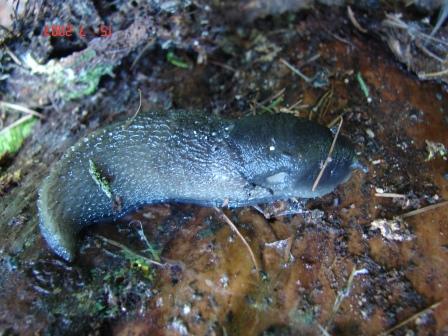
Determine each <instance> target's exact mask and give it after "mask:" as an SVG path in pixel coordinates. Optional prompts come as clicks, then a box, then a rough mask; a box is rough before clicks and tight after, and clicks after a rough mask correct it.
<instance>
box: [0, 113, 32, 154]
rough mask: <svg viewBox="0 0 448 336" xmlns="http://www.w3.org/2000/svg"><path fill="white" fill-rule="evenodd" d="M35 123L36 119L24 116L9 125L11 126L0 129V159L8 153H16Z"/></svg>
mask: <svg viewBox="0 0 448 336" xmlns="http://www.w3.org/2000/svg"><path fill="white" fill-rule="evenodd" d="M36 121H37V119H36V118H34V117H32V116H26V117H23V118H22V119H19V120H18V121H17V122H15V123H13V124H11V126H8V127H5V128H4V129H2V130H1V131H0V157H2V156H3V155H5V154H8V153H9V154H14V153H16V152H17V151H18V150H19V149H20V147H21V146H22V144H23V141H24V140H25V138H26V137H27V136H28V135H29V134H30V133H31V130H32V128H33V126H34V124H35V123H36Z"/></svg>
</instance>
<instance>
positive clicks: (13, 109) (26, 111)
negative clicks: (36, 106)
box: [0, 101, 45, 119]
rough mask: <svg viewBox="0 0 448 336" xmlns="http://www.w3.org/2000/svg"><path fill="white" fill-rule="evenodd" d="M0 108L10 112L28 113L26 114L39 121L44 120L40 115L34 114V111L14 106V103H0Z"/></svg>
mask: <svg viewBox="0 0 448 336" xmlns="http://www.w3.org/2000/svg"><path fill="white" fill-rule="evenodd" d="M0 107H2V108H6V109H9V110H12V111H18V112H24V113H28V114H31V115H33V116H36V117H38V118H40V119H45V117H44V116H43V115H42V114H41V113H39V112H36V111H34V110H32V109H30V108H28V107H26V106H22V105H18V104H14V103H8V102H5V101H0Z"/></svg>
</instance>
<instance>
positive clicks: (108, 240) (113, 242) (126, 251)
mask: <svg viewBox="0 0 448 336" xmlns="http://www.w3.org/2000/svg"><path fill="white" fill-rule="evenodd" d="M95 237H97V238H99V239H101V240H102V241H104V242H106V243H108V244H110V245H112V246H115V247H118V248H119V249H121V250H123V251H124V252H125V253H128V254H131V255H134V256H136V257H137V258H142V259H143V260H144V261H146V262H147V263H148V264H152V265H156V266H159V267H162V268H163V267H165V264H162V263H159V262H158V261H155V260H152V259H149V258H147V257H145V256H142V255H141V254H139V253H136V252H134V251H132V250H131V249H130V248H128V247H127V246H125V245H123V244H120V243H119V242H116V241H115V240H111V239H108V238H106V237H103V236H101V235H95Z"/></svg>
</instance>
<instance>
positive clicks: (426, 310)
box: [379, 301, 442, 336]
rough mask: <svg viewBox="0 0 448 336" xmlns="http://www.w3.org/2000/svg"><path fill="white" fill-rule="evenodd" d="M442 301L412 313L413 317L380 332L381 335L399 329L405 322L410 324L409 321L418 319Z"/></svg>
mask: <svg viewBox="0 0 448 336" xmlns="http://www.w3.org/2000/svg"><path fill="white" fill-rule="evenodd" d="M441 303H442V301H439V302H436V303H433V304H432V305H430V306H429V307H428V308H425V309H423V310H421V311H419V312H418V313H416V314H414V315H412V316H411V317H408V318H407V319H406V320H404V321H402V322H400V323H398V324H397V325H395V326H393V327H392V328H390V329H387V330H386V331H384V332H382V333H380V334H379V336H385V335H388V334H390V333H391V332H392V331H395V330H397V329H398V328H401V327H402V326H404V325H405V324H408V323H409V322H412V321H413V320H415V319H417V318H418V317H419V316H421V315H423V314H425V313H426V312H428V311H429V310H431V309H434V308H437V307H438V306H439V305H440V304H441Z"/></svg>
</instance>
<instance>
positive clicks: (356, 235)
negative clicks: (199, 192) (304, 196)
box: [0, 1, 448, 335]
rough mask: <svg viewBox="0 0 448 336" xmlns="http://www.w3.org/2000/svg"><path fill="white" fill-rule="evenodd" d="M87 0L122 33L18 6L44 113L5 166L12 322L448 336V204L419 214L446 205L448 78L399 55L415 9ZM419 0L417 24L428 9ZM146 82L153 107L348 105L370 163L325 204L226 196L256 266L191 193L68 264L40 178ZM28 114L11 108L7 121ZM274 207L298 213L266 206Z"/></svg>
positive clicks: (30, 96) (131, 103)
mask: <svg viewBox="0 0 448 336" xmlns="http://www.w3.org/2000/svg"><path fill="white" fill-rule="evenodd" d="M82 3H84V4H88V5H89V6H91V7H88V6H87V5H86V6H87V7H86V8H88V9H89V8H90V9H89V11H88V12H89V13H90V14H91V15H90V16H85V15H84V16H82V15H75V14H76V13H78V14H79V12H81V14H82V13H84V12H82V11H86V8H71V15H72V17H70V20H71V22H73V24H75V25H76V24H77V23H78V24H79V23H80V22H81V23H82V22H84V24H85V25H91V26H95V27H96V25H97V24H99V23H101V22H103V23H106V24H107V25H110V26H111V27H112V30H113V32H114V34H113V35H112V36H110V37H96V36H94V35H91V36H87V37H85V38H79V37H75V38H73V39H72V40H70V42H67V41H65V42H64V41H62V40H60V39H62V38H57V37H55V38H51V39H48V38H47V39H45V38H44V37H43V36H42V32H43V29H44V26H45V24H51V23H54V22H56V23H57V22H58V21H57V19H56V17H57V15H56V14H54V13H59V14H60V15H62V16H60V18H61V17H62V19H59V20H60V21H59V24H60V23H64V22H63V20H64V18H68V17H69V16H67V15H69V14H67V13H66V12H64V11H67V8H64V7H63V6H61V8H59V7H58V8H57V10H56V9H55V8H56V7H55V8H53V9H52V10H53V12H52V11H51V10H50V9H48V8H45V7H43V8H44V9H43V12H44V14H42V16H41V17H40V19H31V18H27V19H22V21H20V22H22V23H23V24H28V25H31V27H27V26H23V25H22V26H20V27H12V28H11V30H12V31H14V32H16V30H17V31H22V35H20V36H16V35H14V36H7V37H5V39H4V41H3V43H4V45H6V46H8V47H9V49H10V52H11V53H12V54H14V55H16V56H17V55H18V58H19V63H20V62H22V65H18V64H16V63H15V62H14V60H13V59H11V58H10V56H8V55H10V54H9V53H5V52H3V53H2V70H3V71H4V73H5V74H6V75H7V77H6V78H3V79H2V82H1V87H2V100H3V101H10V102H16V103H18V104H22V105H24V106H28V107H31V108H33V109H35V110H36V111H38V112H40V113H42V115H43V116H44V117H45V119H42V120H39V121H38V122H37V124H36V125H35V126H34V129H33V132H32V134H31V135H30V137H29V138H28V139H27V140H26V141H25V143H24V145H23V146H22V148H21V150H20V151H19V152H18V153H17V154H16V155H10V156H7V157H3V158H2V161H1V164H2V171H1V173H2V176H3V177H5V179H2V184H1V187H2V189H1V193H0V194H1V200H0V212H1V214H2V215H1V220H0V225H1V230H2V235H1V236H0V246H1V247H0V261H1V263H0V269H1V272H0V333H1V334H3V335H15V334H23V335H30V334H51V335H60V334H64V335H65V334H76V335H79V334H116V335H187V334H192V335H377V334H380V333H382V332H386V331H388V330H390V329H391V328H394V327H397V328H396V329H395V330H393V331H391V332H392V333H393V334H395V335H446V334H448V298H447V295H446V292H447V290H446V289H447V287H448V255H447V254H448V220H447V219H446V218H448V207H447V206H441V207H438V208H435V209H430V210H428V211H425V212H422V213H417V214H413V213H410V215H409V216H406V215H405V214H408V213H409V212H410V211H412V210H415V209H425V207H427V206H429V205H433V204H438V203H441V202H443V201H444V200H447V199H448V176H447V173H448V165H447V161H446V154H445V157H443V155H438V154H435V157H434V158H431V159H430V160H428V149H427V142H426V141H432V142H435V143H441V144H443V145H445V146H448V136H447V135H448V132H447V129H448V112H447V111H448V92H447V86H446V84H443V83H444V81H445V80H446V78H445V77H443V76H440V77H439V78H429V79H438V81H437V80H428V81H423V80H422V76H421V72H419V71H420V70H421V69H420V68H419V69H420V70H419V69H417V68H416V67H415V66H414V65H415V64H417V63H418V64H424V65H425V66H427V67H432V66H433V64H432V63H431V62H426V61H422V62H417V63H415V62H413V63H412V64H411V63H408V64H407V65H406V64H403V60H402V59H400V58H398V59H397V58H396V57H395V56H397V54H396V52H394V51H393V50H391V49H390V48H389V47H390V45H391V43H390V36H391V35H390V33H388V32H384V30H381V27H380V25H381V20H382V17H383V16H384V12H385V10H386V9H387V10H388V11H389V12H393V11H398V10H399V9H400V8H401V7H400V8H397V7H387V8H386V9H385V8H384V7H378V8H377V7H372V8H370V9H366V8H365V7H354V8H353V9H354V14H355V17H356V18H358V19H357V20H358V21H359V22H358V23H359V24H360V25H361V26H362V27H361V28H365V29H366V30H367V32H362V31H360V29H359V27H358V28H357V27H356V26H355V25H353V22H352V21H351V20H350V19H349V17H348V15H347V8H346V7H325V6H321V5H315V6H314V7H312V8H309V9H305V10H302V11H300V12H294V11H289V12H285V13H283V14H281V13H280V14H279V13H275V15H267V16H266V15H265V13H264V12H263V13H262V14H259V13H257V12H255V14H253V16H251V17H250V19H251V21H238V20H239V19H240V18H238V20H237V15H236V14H235V13H234V11H231V10H230V9H229V8H227V7H226V6H219V2H216V3H213V4H214V5H210V6H208V5H207V6H206V5H205V4H202V3H194V4H191V3H189V2H188V3H187V2H182V1H178V2H172V3H174V4H177V7H176V6H175V7H174V8H168V9H166V8H165V9H163V8H162V9H159V10H160V11H152V10H148V8H147V7H145V8H144V9H141V8H138V5H139V4H140V2H132V3H129V4H128V5H123V4H122V5H121V6H120V4H121V2H115V4H114V5H113V6H112V5H110V4H108V3H103V2H101V1H96V2H94V3H90V2H89V1H85V2H82ZM134 3H135V4H136V5H134ZM250 4H253V2H250ZM126 6H128V7H126ZM117 7H118V8H117ZM249 9H250V8H249ZM401 9H402V8H401ZM227 10H228V13H231V14H228V15H226V13H227V12H225V11H227ZM246 10H247V8H246ZM223 11H224V12H223ZM406 11H409V12H405V14H404V17H403V18H404V19H406V20H409V21H412V20H417V19H418V20H421V19H422V18H425V17H428V15H430V13H429V14H428V12H426V13H425V12H416V11H413V9H412V8H411V9H409V8H406ZM61 13H62V14H61ZM73 13H75V14H73ZM136 13H139V14H138V15H137V14H136ZM142 13H143V14H144V15H143V14H142ZM433 13H434V14H433V15H432V16H430V18H432V20H433V21H434V19H435V18H436V14H435V12H433ZM64 15H65V16H64ZM136 17H139V18H138V19H136ZM61 20H62V21H61ZM77 20H78V21H77ZM82 20H84V21H82ZM18 22H19V21H18ZM237 22H238V23H237ZM142 27H143V28H142ZM446 32H447V30H446V29H445V30H443V29H442V31H441V33H439V34H442V35H438V36H439V37H440V36H442V37H443V36H446V35H447V34H446ZM402 33H403V32H402ZM443 34H445V35H443ZM401 36H403V35H401ZM414 36H415V35H414ZM108 39H109V40H108ZM397 40H400V41H403V39H399V38H397ZM386 41H388V42H389V44H388V43H386ZM92 50H93V51H94V52H93V54H92ZM410 50H415V49H412V48H410ZM27 51H32V52H33V57H34V58H35V60H36V61H37V62H41V64H46V65H47V69H48V68H49V67H50V65H49V63H48V62H49V61H50V60H53V62H60V64H62V65H63V66H65V67H71V68H72V69H74V70H73V71H75V73H76V74H77V75H78V76H79V77H78V78H81V79H79V80H78V81H72V82H64V83H62V84H61V81H60V80H55V79H54V77H51V75H50V74H49V73H42V72H41V73H39V72H37V73H36V72H35V71H34V72H33V71H31V70H30V69H26V67H24V64H23V63H25V62H26V61H24V59H23V58H22V59H20V55H23V54H25V53H26V52H27ZM395 51H396V50H395ZM88 52H89V53H88ZM170 52H171V53H172V54H171V56H168V54H169V53H170ZM86 54H87V55H90V56H88V57H87V58H86ZM92 55H93V56H92ZM173 55H174V56H173ZM412 55H414V56H415V55H416V54H412ZM81 56H82V57H81ZM173 57H174V58H173ZM445 57H446V54H445ZM285 61H286V62H285ZM400 61H401V62H400ZM286 63H288V64H290V65H292V66H293V67H294V68H295V69H300V71H301V72H303V74H305V75H306V76H307V77H308V78H309V79H310V80H309V81H306V80H304V79H303V78H302V77H300V76H298V75H297V74H296V73H294V72H293V71H292V70H291V68H290V67H288V66H287V65H286ZM405 63H406V62H405ZM430 63H431V64H430ZM26 64H27V65H28V66H29V64H30V63H29V60H28V63H26ZM86 69H88V71H87V70H86ZM439 70H440V69H439ZM83 71H84V72H83ZM421 71H425V70H424V69H423V70H421ZM434 71H437V69H436V70H434V69H432V70H431V69H430V70H428V71H427V73H430V72H434ZM80 74H81V75H80ZM419 74H420V75H419ZM83 76H84V77H83ZM362 81H363V82H364V84H365V87H364V90H363V85H362V84H361V82H362ZM92 82H93V84H92ZM366 87H367V88H368V94H367V91H366V90H365V88H366ZM139 89H140V90H141V95H142V100H141V103H142V110H149V109H157V108H158V109H160V108H162V109H169V108H189V109H200V110H203V111H204V113H210V114H217V115H222V116H225V117H238V116H242V115H244V114H249V113H280V112H281V113H294V114H296V115H298V116H302V117H309V116H310V113H311V114H312V115H311V118H313V119H316V120H318V122H320V123H322V124H325V125H328V124H329V123H331V122H332V121H334V120H335V119H336V118H337V117H338V116H340V115H342V117H343V123H342V128H341V132H342V134H344V135H345V136H347V137H348V138H350V139H351V141H352V142H353V143H354V144H355V147H356V152H357V153H358V155H359V158H360V161H361V162H362V163H363V164H364V165H365V166H366V167H367V168H368V171H365V172H363V171H361V170H358V171H356V172H354V174H353V176H352V178H351V179H350V180H349V181H348V182H346V183H345V184H343V185H341V186H339V187H338V188H337V189H336V190H335V191H334V192H333V193H331V194H329V195H326V196H325V197H322V198H319V199H313V200H308V201H303V202H301V203H300V204H297V203H295V202H294V201H290V202H283V203H278V204H274V205H267V206H265V207H264V209H265V214H262V213H260V212H259V211H258V210H257V209H254V208H242V209H232V210H229V209H224V211H225V213H226V214H227V215H228V216H229V218H230V219H231V220H232V221H233V222H234V223H235V224H236V226H237V227H238V229H239V230H240V231H241V233H242V234H243V235H244V237H245V238H246V239H247V241H248V242H249V244H250V246H251V248H252V249H253V251H254V253H255V256H256V258H257V261H258V263H259V264H260V266H261V269H262V271H261V272H260V273H259V274H257V273H256V272H255V270H254V267H253V263H252V260H251V258H250V255H249V254H248V252H247V250H246V249H245V247H244V245H243V244H242V242H241V241H240V240H239V238H238V236H237V235H236V234H235V233H234V232H233V231H232V230H231V229H230V227H229V226H228V225H226V223H225V222H224V221H222V219H220V217H219V216H218V215H217V214H216V212H215V211H214V210H213V209H209V208H201V207H197V206H191V205H179V204H161V205H154V206H146V207H144V208H142V209H140V210H138V211H137V212H136V213H134V214H129V215H128V216H126V217H125V218H123V219H122V220H120V221H119V222H117V223H113V224H112V225H101V226H96V227H92V228H89V229H88V230H86V232H84V233H83V237H82V240H81V241H82V243H81V246H80V252H79V255H78V258H77V259H76V261H75V262H74V263H71V264H69V263H66V262H64V261H63V260H62V259H59V258H58V257H56V256H55V255H53V254H52V253H51V252H50V251H49V249H48V247H47V245H46V243H45V241H44V240H43V238H42V237H41V235H40V232H39V228H38V219H37V209H36V199H37V188H38V186H39V184H40V182H41V180H42V179H43V178H44V177H45V176H46V175H47V174H48V171H49V169H50V167H51V165H52V163H53V162H54V161H56V160H57V159H58V158H59V157H60V156H61V155H62V153H63V152H64V151H65V150H66V149H67V148H68V147H69V146H70V145H72V144H73V143H75V142H76V141H77V140H78V139H80V138H81V137H83V136H84V135H86V134H88V133H90V132H91V131H92V130H94V129H96V128H98V127H100V126H103V125H106V124H108V123H110V122H112V121H114V120H118V119H120V118H123V117H129V116H132V115H133V114H134V113H135V111H136V110H137V108H138V105H139V102H140V100H139ZM313 112H315V113H313ZM14 118H17V116H16V115H12V114H10V113H7V112H5V111H3V112H2V121H3V123H4V124H5V125H7V124H8V123H10V122H12V121H14V120H15V119H14ZM17 172H19V173H18V174H17ZM14 173H16V174H15V175H14ZM384 196H389V197H384ZM269 207H271V208H272V207H274V208H275V207H277V208H281V207H287V208H288V209H293V210H294V209H295V210H296V211H295V212H296V213H295V214H294V213H293V214H288V215H285V216H277V217H275V216H273V217H271V218H266V216H265V215H266V213H268V211H269V210H270V208H269ZM402 215H405V216H403V217H398V219H397V216H402ZM394 218H395V219H396V220H395V221H393V220H394ZM381 220H384V221H381ZM372 223H374V224H372ZM391 223H395V224H396V227H393V228H390V227H388V224H391ZM375 224H377V226H375ZM388 228H389V229H388ZM104 237H105V239H104ZM144 237H146V238H147V240H148V242H146V241H145V239H144ZM141 256H145V257H147V258H159V261H160V262H162V263H163V264H164V266H163V267H157V266H153V265H151V264H148V262H147V261H146V259H144V258H142V257H141ZM351 275H352V276H351ZM350 278H351V279H350ZM427 308H430V309H427ZM408 318H411V319H410V320H409V321H407V319H408ZM401 322H407V323H404V324H403V325H400V323H401Z"/></svg>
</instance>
